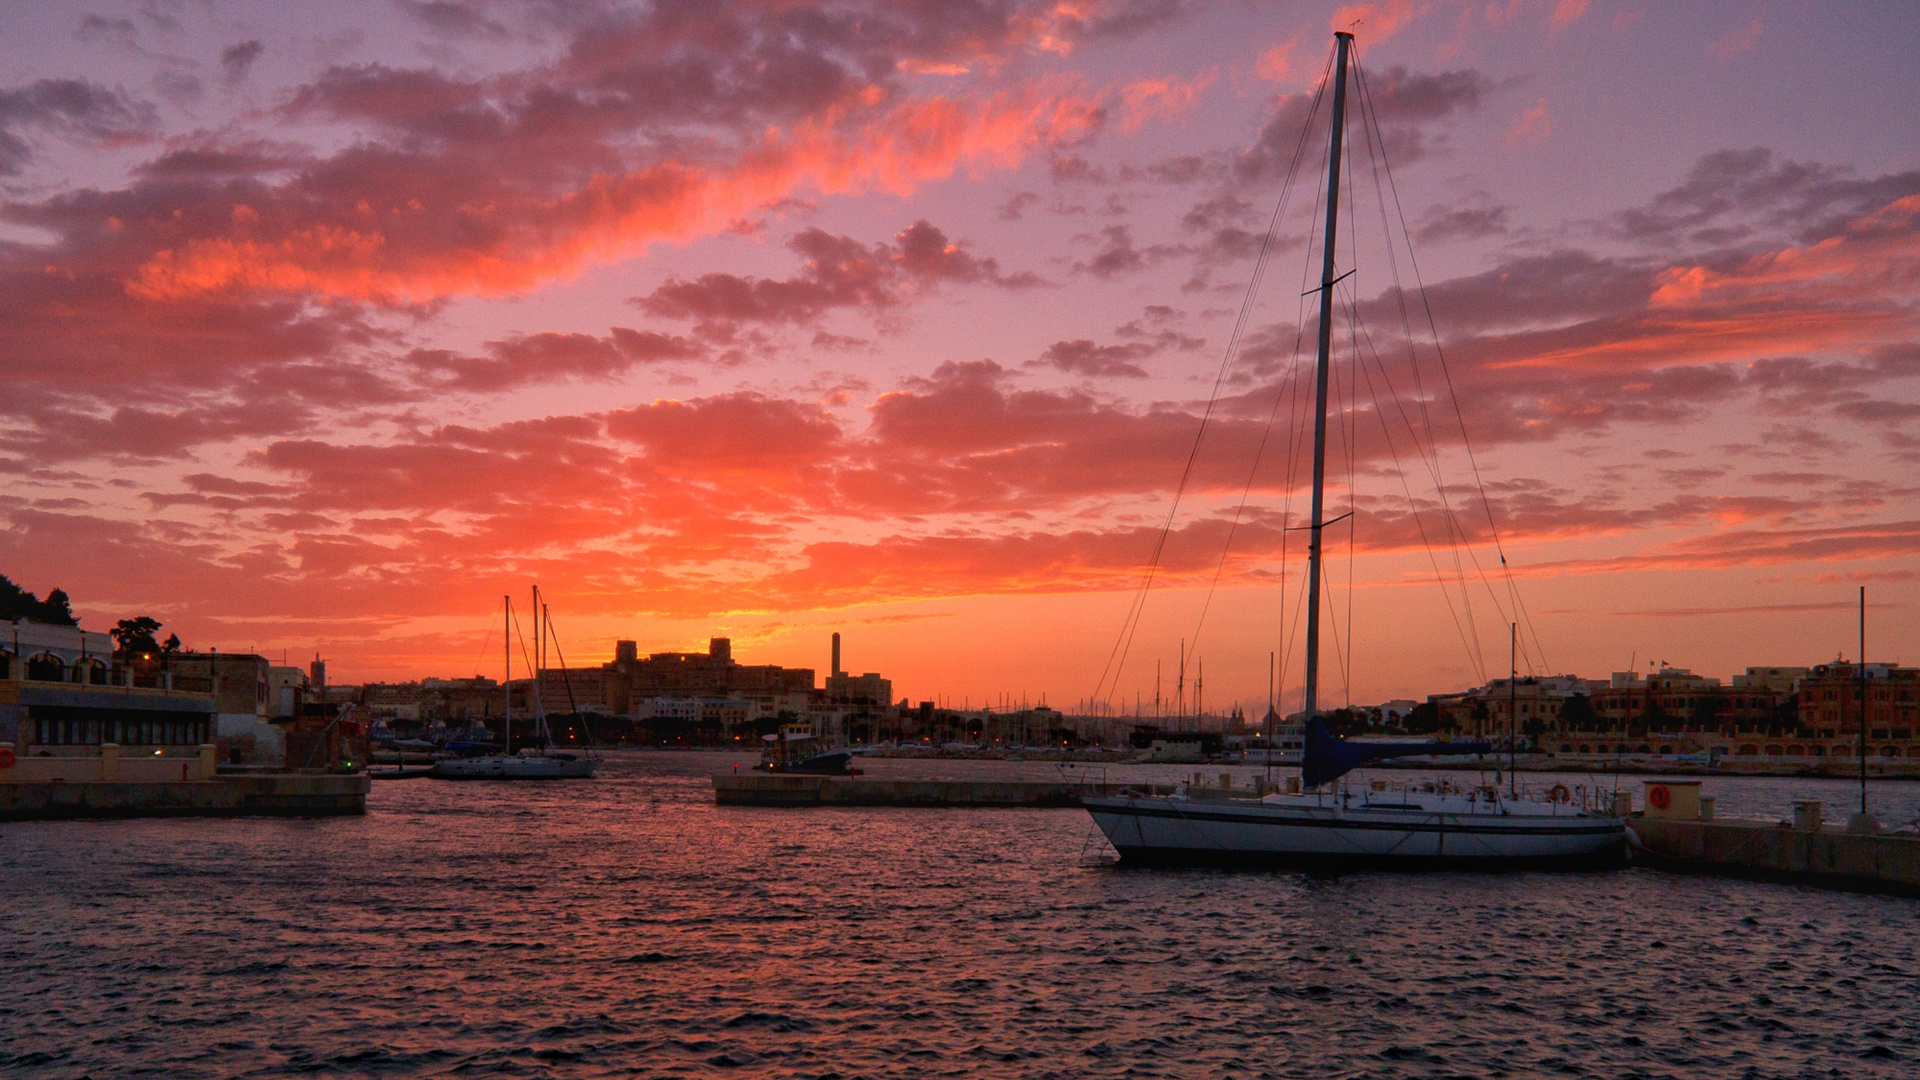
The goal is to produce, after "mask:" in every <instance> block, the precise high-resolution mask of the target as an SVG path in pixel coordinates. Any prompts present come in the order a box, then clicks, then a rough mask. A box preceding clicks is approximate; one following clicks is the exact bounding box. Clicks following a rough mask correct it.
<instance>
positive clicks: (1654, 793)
mask: <svg viewBox="0 0 1920 1080" xmlns="http://www.w3.org/2000/svg"><path fill="white" fill-rule="evenodd" d="M1647 805H1648V806H1651V807H1653V808H1654V809H1655V810H1665V809H1666V808H1667V807H1669V806H1671V805H1673V793H1672V792H1670V791H1668V790H1667V789H1666V788H1664V787H1661V786H1660V785H1659V784H1655V785H1654V786H1652V787H1650V788H1648V789H1647Z"/></svg>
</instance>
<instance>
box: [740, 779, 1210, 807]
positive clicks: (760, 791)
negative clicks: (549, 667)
mask: <svg viewBox="0 0 1920 1080" xmlns="http://www.w3.org/2000/svg"><path fill="white" fill-rule="evenodd" d="M1143 787H1144V786H1143V785H1139V784H1069V783H1055V782H1050V781H1034V780H996V781H980V780H874V779H867V778H864V777H839V776H796V775H780V774H767V773H745V774H738V775H728V774H725V773H722V774H719V775H717V776H715V777H714V778H713V801H714V802H715V803H717V804H719V805H721V806H988V807H991V806H1038V807H1046V806H1079V805H1080V798H1081V796H1083V795H1089V794H1095V793H1098V794H1107V793H1108V792H1109V791H1125V790H1141V789H1143ZM1161 787H1162V788H1164V789H1165V792H1164V793H1171V792H1172V791H1173V787H1172V786H1171V785H1161Z"/></svg>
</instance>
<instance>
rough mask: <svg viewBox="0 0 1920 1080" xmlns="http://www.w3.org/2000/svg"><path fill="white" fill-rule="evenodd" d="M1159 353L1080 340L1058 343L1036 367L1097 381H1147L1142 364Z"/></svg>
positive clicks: (1146, 347) (1143, 346)
mask: <svg viewBox="0 0 1920 1080" xmlns="http://www.w3.org/2000/svg"><path fill="white" fill-rule="evenodd" d="M1158 351H1159V350H1157V349H1155V348H1154V347H1153V346H1152V345H1149V344H1147V343H1145V342H1139V341H1132V342H1127V343H1126V344H1124V345H1096V344H1095V343H1093V342H1091V341H1088V340H1087V339H1086V338H1076V339H1074V340H1073V341H1056V342H1054V343H1053V344H1051V345H1049V346H1047V350H1046V351H1045V352H1043V353H1041V354H1040V359H1038V360H1036V361H1034V363H1035V364H1044V365H1047V366H1050V367H1054V368H1058V369H1059V370H1061V371H1065V372H1069V373H1071V374H1075V375H1091V376H1093V377H1095V378H1113V377H1115V376H1121V377H1125V378H1129V379H1144V378H1146V377H1147V373H1146V370H1145V369H1143V368H1141V367H1140V365H1139V364H1138V361H1140V360H1143V359H1145V358H1147V357H1149V356H1152V355H1153V354H1154V353H1155V352H1158Z"/></svg>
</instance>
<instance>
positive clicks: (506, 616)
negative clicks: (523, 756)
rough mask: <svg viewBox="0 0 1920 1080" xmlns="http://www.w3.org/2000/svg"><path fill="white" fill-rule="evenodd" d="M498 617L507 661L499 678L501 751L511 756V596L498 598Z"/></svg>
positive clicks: (501, 648)
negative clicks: (503, 672)
mask: <svg viewBox="0 0 1920 1080" xmlns="http://www.w3.org/2000/svg"><path fill="white" fill-rule="evenodd" d="M500 619H501V622H502V623H503V624H504V625H503V628H502V629H501V631H500V651H501V652H502V653H503V654H505V656H506V661H507V669H506V673H505V674H504V675H503V676H502V677H501V679H500V691H501V693H503V694H505V695H506V700H505V701H504V702H502V703H501V705H502V708H501V710H500V740H501V751H500V752H501V753H502V754H504V755H506V756H507V757H512V756H513V597H512V596H503V597H501V598H500Z"/></svg>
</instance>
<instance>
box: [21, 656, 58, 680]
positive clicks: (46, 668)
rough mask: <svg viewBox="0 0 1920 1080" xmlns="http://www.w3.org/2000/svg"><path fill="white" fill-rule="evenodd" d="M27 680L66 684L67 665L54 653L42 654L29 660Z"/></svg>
mask: <svg viewBox="0 0 1920 1080" xmlns="http://www.w3.org/2000/svg"><path fill="white" fill-rule="evenodd" d="M27 678H29V679H33V680H36V681H38V682H65V681H66V678H67V665H65V664H63V663H61V662H60V658H59V657H57V656H55V655H53V654H52V653H40V654H39V655H37V656H30V657H28V658H27Z"/></svg>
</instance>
